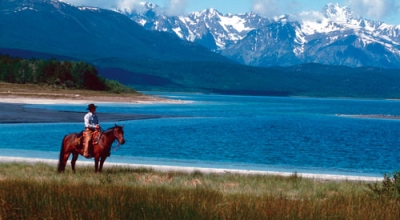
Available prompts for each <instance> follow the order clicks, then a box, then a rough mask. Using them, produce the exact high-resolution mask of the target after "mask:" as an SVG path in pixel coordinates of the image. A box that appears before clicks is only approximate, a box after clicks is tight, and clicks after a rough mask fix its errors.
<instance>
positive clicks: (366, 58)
mask: <svg viewBox="0 0 400 220" xmlns="http://www.w3.org/2000/svg"><path fill="white" fill-rule="evenodd" d="M143 7H144V8H145V10H144V11H141V12H132V11H131V12H130V13H125V12H124V11H123V10H117V11H119V12H120V13H123V14H125V15H127V16H128V17H130V18H131V19H132V20H134V21H135V22H137V23H138V24H140V25H142V26H143V27H145V28H146V29H149V30H157V31H163V32H169V33H171V34H175V35H176V36H178V37H179V38H181V39H184V40H187V41H191V42H196V43H199V44H201V45H203V46H205V47H207V48H209V49H211V50H213V51H217V52H219V53H221V54H222V55H224V56H226V57H228V58H230V59H232V60H234V61H237V62H240V63H242V64H246V65H253V66H291V65H297V64H302V63H320V64H328V65H346V66H350V67H361V66H377V67H385V68H399V67H400V25H397V26H394V25H388V24H385V23H383V22H377V21H372V20H368V19H363V18H360V17H356V16H354V15H353V12H352V11H351V10H350V9H349V8H348V7H340V6H339V5H338V4H328V5H326V6H325V7H324V8H323V9H322V11H321V12H314V11H312V12H302V13H299V14H289V15H282V16H281V17H279V18H275V19H269V18H266V17H263V16H261V15H258V14H255V13H243V14H236V15H233V14H226V15H222V14H221V13H219V12H218V11H216V10H215V9H207V10H204V11H201V12H192V13H189V14H188V15H184V16H166V15H165V14H163V13H161V10H160V9H159V7H158V6H156V5H154V4H148V3H147V4H145V3H143Z"/></svg>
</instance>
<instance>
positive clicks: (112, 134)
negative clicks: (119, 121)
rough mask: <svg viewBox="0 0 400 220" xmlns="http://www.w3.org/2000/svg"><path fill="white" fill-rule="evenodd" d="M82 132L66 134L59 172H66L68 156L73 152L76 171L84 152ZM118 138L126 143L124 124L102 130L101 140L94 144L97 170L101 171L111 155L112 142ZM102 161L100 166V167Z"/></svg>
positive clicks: (72, 162) (72, 164)
mask: <svg viewBox="0 0 400 220" xmlns="http://www.w3.org/2000/svg"><path fill="white" fill-rule="evenodd" d="M81 137H82V132H81V133H71V134H67V135H65V137H64V139H63V141H62V143H61V150H60V159H59V161H58V172H64V170H65V166H66V165H67V161H68V157H69V155H70V154H71V153H72V160H71V167H72V170H73V171H74V172H75V163H76V160H77V159H78V156H79V154H80V155H83V154H82V153H83V152H82V138H81ZM115 140H118V142H119V144H124V143H125V138H124V130H123V126H118V125H115V126H114V127H111V128H109V129H107V130H105V131H103V132H101V134H100V137H99V141H98V142H97V144H94V145H93V146H92V149H91V151H92V155H93V156H94V164H95V172H101V170H102V168H103V164H104V161H106V159H107V157H109V156H110V151H111V145H112V143H113V142H114V141H115ZM99 161H100V167H99Z"/></svg>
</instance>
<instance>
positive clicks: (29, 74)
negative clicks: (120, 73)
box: [0, 55, 134, 92]
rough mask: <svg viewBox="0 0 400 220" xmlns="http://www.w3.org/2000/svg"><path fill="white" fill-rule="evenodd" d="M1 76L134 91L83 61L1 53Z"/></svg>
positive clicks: (11, 79) (8, 79)
mask: <svg viewBox="0 0 400 220" xmlns="http://www.w3.org/2000/svg"><path fill="white" fill-rule="evenodd" d="M0 80H1V81H4V82H9V83H20V84H24V83H33V84H41V83H46V84H48V85H54V86H60V87H63V88H76V89H88V90H99V91H111V92H133V91H134V90H133V89H130V88H128V87H125V86H123V85H122V84H120V83H119V82H117V81H111V80H107V79H104V78H103V77H101V76H99V75H98V74H97V69H96V68H95V67H94V66H93V65H90V64H88V63H86V62H83V61H59V60H56V59H51V60H43V59H22V58H19V57H10V56H8V55H2V56H0Z"/></svg>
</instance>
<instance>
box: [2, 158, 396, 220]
mask: <svg viewBox="0 0 400 220" xmlns="http://www.w3.org/2000/svg"><path fill="white" fill-rule="evenodd" d="M368 186H369V184H368V183H365V182H353V181H318V180H313V179H304V178H301V177H299V176H297V175H296V174H293V175H292V176H290V177H282V176H266V175H241V174H230V173H226V174H205V173H201V172H199V171H195V172H193V173H181V172H167V173H163V172H156V171H154V170H151V169H143V168H142V169H133V168H124V167H113V168H107V169H104V170H103V173H102V174H95V173H94V172H93V169H92V167H81V168H77V172H76V173H75V174H74V173H72V172H71V171H70V170H67V171H66V172H65V173H63V174H58V173H57V172H56V170H55V167H54V166H51V165H46V164H40V163H38V164H23V163H9V164H0V219H389V220H390V219H398V218H399V216H400V201H399V200H398V199H393V198H390V197H385V196H374V195H373V194H372V191H371V190H370V188H369V187H368Z"/></svg>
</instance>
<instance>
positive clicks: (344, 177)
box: [0, 156, 383, 182]
mask: <svg viewBox="0 0 400 220" xmlns="http://www.w3.org/2000/svg"><path fill="white" fill-rule="evenodd" d="M0 163H28V164H35V163H44V164H48V165H52V166H54V167H56V165H57V164H58V161H57V160H51V159H39V158H24V157H4V156H0ZM76 163H77V166H89V167H90V166H94V161H93V160H78V161H77V162H76ZM113 167H120V168H121V167H125V168H132V169H138V168H145V169H151V170H154V171H158V172H163V173H168V172H184V173H194V172H201V173H204V174H226V173H230V174H242V175H266V176H268V175H273V176H283V177H290V176H293V175H294V173H291V172H277V171H259V170H239V169H223V168H202V167H183V166H165V165H147V164H132V163H110V162H105V163H104V168H105V169H110V168H113ZM66 169H67V170H68V169H70V165H69V164H68V165H67V167H66ZM295 175H297V176H298V177H302V178H307V179H314V180H321V181H362V182H380V181H382V180H383V178H382V177H368V176H350V175H334V174H312V173H295Z"/></svg>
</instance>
